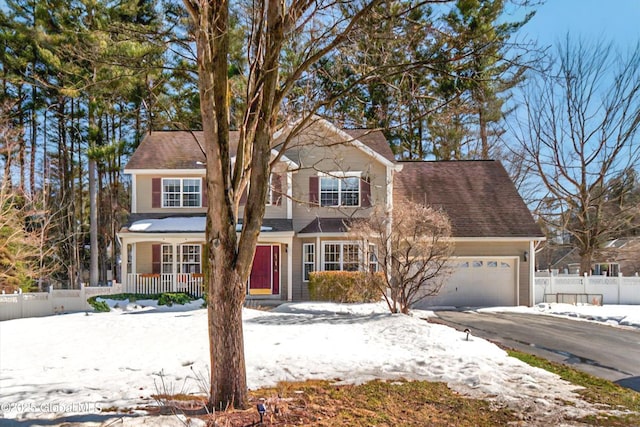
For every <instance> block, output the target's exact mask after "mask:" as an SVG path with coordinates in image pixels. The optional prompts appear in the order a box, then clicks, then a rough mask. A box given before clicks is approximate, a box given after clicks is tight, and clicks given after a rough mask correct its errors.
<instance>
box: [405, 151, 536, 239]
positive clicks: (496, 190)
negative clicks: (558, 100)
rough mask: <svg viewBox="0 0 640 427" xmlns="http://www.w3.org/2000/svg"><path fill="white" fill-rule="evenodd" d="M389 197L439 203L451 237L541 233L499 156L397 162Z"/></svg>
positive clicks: (532, 235)
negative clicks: (467, 159)
mask: <svg viewBox="0 0 640 427" xmlns="http://www.w3.org/2000/svg"><path fill="white" fill-rule="evenodd" d="M402 164H403V165H404V167H403V169H402V171H401V172H398V173H397V174H396V176H395V178H394V188H393V193H394V200H396V201H400V200H412V201H414V202H417V203H422V204H427V205H431V206H433V207H435V208H441V209H443V210H444V211H445V212H446V213H447V215H448V216H449V220H450V221H451V226H452V234H453V236H454V237H458V238H460V237H479V238H543V237H544V235H543V234H542V231H541V230H540V227H539V226H538V225H537V224H536V223H535V221H534V220H533V217H532V215H531V212H530V211H529V209H528V208H527V206H526V205H525V203H524V201H523V200H522V198H521V197H520V195H519V194H518V191H517V190H516V188H515V185H514V184H513V182H512V181H511V179H510V178H509V175H508V174H507V172H506V171H505V169H504V167H503V166H502V164H501V163H500V162H497V161H451V162H442V161H438V162H402Z"/></svg>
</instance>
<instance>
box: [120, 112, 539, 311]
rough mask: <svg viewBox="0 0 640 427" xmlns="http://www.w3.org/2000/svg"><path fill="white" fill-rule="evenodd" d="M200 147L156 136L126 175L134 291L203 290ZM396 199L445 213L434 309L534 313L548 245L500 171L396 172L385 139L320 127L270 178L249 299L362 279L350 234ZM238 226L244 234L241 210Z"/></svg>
mask: <svg viewBox="0 0 640 427" xmlns="http://www.w3.org/2000/svg"><path fill="white" fill-rule="evenodd" d="M231 136H232V141H231V143H232V155H234V153H233V151H235V147H236V145H237V140H236V141H234V140H233V138H234V137H235V138H237V135H236V134H233V133H232V135H231ZM200 141H202V134H201V133H200V132H187V131H161V132H153V133H151V134H149V135H148V136H147V137H146V138H145V139H144V140H143V141H142V142H141V144H140V146H139V147H138V149H137V150H136V152H135V153H134V154H133V156H132V157H131V159H130V161H129V163H128V164H127V166H126V168H125V173H127V174H130V175H131V179H132V201H131V217H130V221H129V224H128V226H126V227H124V228H123V229H122V230H121V231H120V233H119V237H120V241H121V243H122V259H123V263H122V281H123V282H124V283H125V285H126V286H127V287H128V289H134V288H135V289H136V290H141V291H144V290H146V289H158V286H160V287H162V289H166V290H187V291H189V290H192V289H193V287H194V286H200V285H201V282H202V263H203V246H202V245H203V244H204V238H205V236H204V229H205V221H204V217H205V213H206V208H205V206H206V197H207V195H206V192H205V191H204V177H205V166H204V161H205V158H204V154H203V149H202V147H201V145H200V144H201V142H200ZM275 143H276V144H277V143H279V140H276V141H275ZM395 198H411V199H414V200H417V201H421V202H426V203H429V204H432V205H436V206H441V207H442V208H443V209H444V210H445V211H446V212H447V213H448V214H449V216H450V218H451V222H452V224H453V238H454V240H455V243H456V252H455V258H454V263H455V265H456V272H455V273H454V274H453V275H452V276H451V277H450V278H449V280H448V282H447V285H446V286H445V288H444V289H443V292H442V294H441V296H439V297H437V298H435V299H432V300H430V302H431V303H432V304H439V305H441V304H446V305H464V306H471V305H474V306H475V305H497V304H500V305H517V304H524V305H532V304H533V301H534V298H533V291H532V289H533V280H532V277H533V265H534V264H533V255H534V250H533V248H534V243H535V242H536V241H539V240H543V236H542V233H541V231H540V229H539V228H538V227H537V225H536V224H535V223H534V221H533V218H532V217H531V214H530V213H529V211H528V210H527V208H526V206H525V204H524V202H523V201H522V199H521V198H520V196H519V195H518V193H517V191H516V189H515V187H514V185H513V183H512V182H511V180H510V179H509V177H508V175H507V174H506V172H505V170H504V168H503V167H502V165H501V164H500V163H498V162H493V161H478V162H416V163H404V162H396V161H395V160H394V157H393V153H392V152H391V149H390V148H389V145H388V143H387V141H386V139H385V138H384V136H383V135H382V133H381V132H379V131H366V130H342V129H339V128H337V127H335V126H334V125H332V124H331V123H329V122H327V121H326V120H322V119H318V120H317V121H315V122H314V123H312V124H311V125H310V126H309V127H307V128H306V129H304V130H303V131H302V132H301V133H300V134H299V135H297V136H296V137H294V138H292V141H291V142H290V144H289V148H288V149H287V150H286V152H285V154H284V156H282V157H281V159H280V161H279V162H278V163H277V164H276V166H275V167H274V168H273V171H272V174H271V177H270V191H269V195H268V198H267V200H266V204H267V207H266V213H265V217H264V221H263V224H262V230H261V233H260V236H259V239H258V246H257V248H256V254H255V259H254V265H253V268H252V272H251V277H250V279H249V283H247V295H248V298H249V299H273V300H285V301H286V300H288V301H299V300H306V299H308V298H309V291H308V278H309V273H310V272H312V271H318V270H354V269H357V268H358V266H359V265H361V261H362V260H361V259H360V257H361V256H363V255H362V254H360V253H359V244H358V242H355V241H351V240H350V239H349V235H348V232H347V229H346V225H345V224H346V223H347V222H348V219H349V218H354V217H362V216H367V215H369V214H370V212H371V207H372V206H373V205H379V204H383V205H385V206H386V207H387V208H392V206H393V200H394V199H395ZM241 205H242V201H241ZM239 215H240V219H239V222H240V223H241V222H242V218H241V217H242V206H241V207H240V212H239ZM375 250H376V248H375V247H370V248H369V251H370V253H375ZM374 261H375V259H374V258H372V266H373V267H375V262H374Z"/></svg>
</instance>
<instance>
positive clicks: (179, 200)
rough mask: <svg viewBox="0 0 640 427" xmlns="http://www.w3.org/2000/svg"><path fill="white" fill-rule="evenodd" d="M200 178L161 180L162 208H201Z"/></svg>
mask: <svg viewBox="0 0 640 427" xmlns="http://www.w3.org/2000/svg"><path fill="white" fill-rule="evenodd" d="M201 186H202V179H201V178H162V207H163V208H191V207H200V206H202V191H201V190H202V189H201Z"/></svg>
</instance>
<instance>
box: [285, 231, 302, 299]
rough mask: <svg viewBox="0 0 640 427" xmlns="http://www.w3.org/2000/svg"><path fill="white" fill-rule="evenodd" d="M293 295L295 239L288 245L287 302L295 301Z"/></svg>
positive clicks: (290, 240)
mask: <svg viewBox="0 0 640 427" xmlns="http://www.w3.org/2000/svg"><path fill="white" fill-rule="evenodd" d="M303 274H304V273H303ZM292 294H293V239H289V242H288V243H287V301H293V295H292Z"/></svg>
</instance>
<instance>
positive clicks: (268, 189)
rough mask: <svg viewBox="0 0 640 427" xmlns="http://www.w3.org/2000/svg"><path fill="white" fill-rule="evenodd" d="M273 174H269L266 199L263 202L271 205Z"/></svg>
mask: <svg viewBox="0 0 640 427" xmlns="http://www.w3.org/2000/svg"><path fill="white" fill-rule="evenodd" d="M272 185H273V174H272V173H270V174H269V185H268V186H267V201H266V203H265V205H266V206H271V205H272V204H273V202H272V200H273V187H272Z"/></svg>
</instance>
